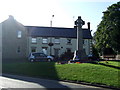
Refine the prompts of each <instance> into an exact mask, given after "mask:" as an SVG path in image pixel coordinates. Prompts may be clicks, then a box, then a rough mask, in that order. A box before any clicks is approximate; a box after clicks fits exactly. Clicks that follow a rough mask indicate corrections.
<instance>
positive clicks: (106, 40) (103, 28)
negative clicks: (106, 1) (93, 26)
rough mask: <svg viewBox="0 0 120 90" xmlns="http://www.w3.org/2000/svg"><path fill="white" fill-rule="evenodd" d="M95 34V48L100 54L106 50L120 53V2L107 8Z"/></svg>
mask: <svg viewBox="0 0 120 90" xmlns="http://www.w3.org/2000/svg"><path fill="white" fill-rule="evenodd" d="M103 13H104V15H103V17H102V21H101V22H100V24H99V25H98V28H97V31H96V32H95V33H94V40H95V48H97V49H98V51H99V53H102V51H103V50H104V49H105V48H112V49H113V50H114V51H116V52H120V40H119V39H120V2H117V3H116V4H113V5H111V6H109V7H108V8H107V10H106V11H105V12H103Z"/></svg>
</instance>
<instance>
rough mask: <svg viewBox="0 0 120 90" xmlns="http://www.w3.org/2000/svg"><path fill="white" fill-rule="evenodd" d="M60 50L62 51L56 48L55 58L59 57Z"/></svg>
mask: <svg viewBox="0 0 120 90" xmlns="http://www.w3.org/2000/svg"><path fill="white" fill-rule="evenodd" d="M59 50H60V49H58V48H55V49H54V55H55V57H58V56H59Z"/></svg>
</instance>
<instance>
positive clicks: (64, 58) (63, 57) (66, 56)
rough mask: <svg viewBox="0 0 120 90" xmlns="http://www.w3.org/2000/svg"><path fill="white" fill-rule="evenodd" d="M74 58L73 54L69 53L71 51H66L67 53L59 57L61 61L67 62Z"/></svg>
mask: <svg viewBox="0 0 120 90" xmlns="http://www.w3.org/2000/svg"><path fill="white" fill-rule="evenodd" d="M73 56H74V53H73V52H71V50H67V52H64V53H63V54H61V56H60V60H61V61H66V60H67V61H69V60H70V59H72V58H73Z"/></svg>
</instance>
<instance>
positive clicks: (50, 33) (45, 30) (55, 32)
mask: <svg viewBox="0 0 120 90" xmlns="http://www.w3.org/2000/svg"><path fill="white" fill-rule="evenodd" d="M25 27H26V28H27V30H28V35H29V36H32V37H64V38H77V30H76V29H75V28H59V27H38V26H25ZM83 38H84V39H91V38H92V36H91V32H90V30H88V29H83Z"/></svg>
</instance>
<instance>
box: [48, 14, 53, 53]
mask: <svg viewBox="0 0 120 90" xmlns="http://www.w3.org/2000/svg"><path fill="white" fill-rule="evenodd" d="M53 17H54V15H52V18H51V21H50V27H51V28H52V19H53ZM51 30H52V29H51ZM51 34H52V31H51ZM51 36H52V35H51ZM48 45H49V46H50V55H52V46H53V43H52V37H50V43H48Z"/></svg>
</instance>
